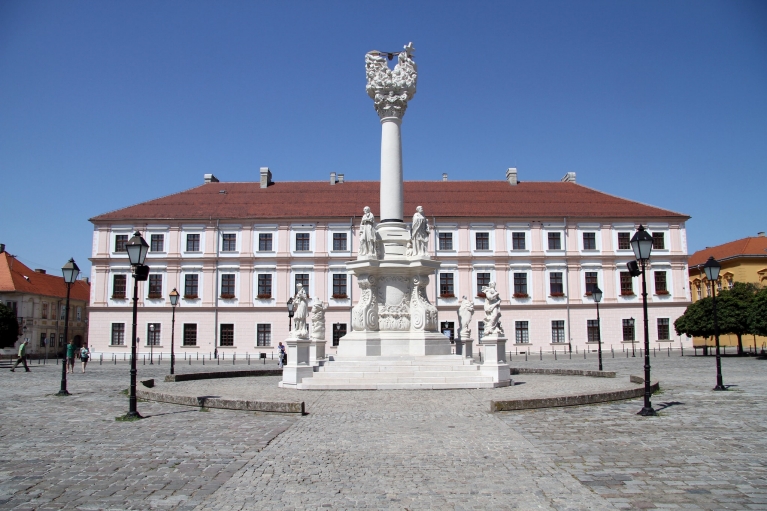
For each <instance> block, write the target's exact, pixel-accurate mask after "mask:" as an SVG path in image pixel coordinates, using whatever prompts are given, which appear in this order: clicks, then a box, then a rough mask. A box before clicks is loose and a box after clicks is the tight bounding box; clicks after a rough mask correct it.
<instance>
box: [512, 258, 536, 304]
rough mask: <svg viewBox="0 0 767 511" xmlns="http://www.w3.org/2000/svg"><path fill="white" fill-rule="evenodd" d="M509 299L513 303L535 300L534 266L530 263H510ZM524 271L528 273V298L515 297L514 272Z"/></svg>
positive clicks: (525, 302)
mask: <svg viewBox="0 0 767 511" xmlns="http://www.w3.org/2000/svg"><path fill="white" fill-rule="evenodd" d="M508 273H509V300H510V301H511V303H513V304H527V303H531V302H532V301H533V288H534V287H535V286H533V268H532V266H531V265H529V264H510V265H509V271H508ZM515 273H524V274H526V275H527V298H514V274H515Z"/></svg>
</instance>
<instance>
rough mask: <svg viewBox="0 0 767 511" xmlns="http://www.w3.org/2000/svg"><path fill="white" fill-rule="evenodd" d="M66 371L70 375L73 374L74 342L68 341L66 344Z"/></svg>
mask: <svg viewBox="0 0 767 511" xmlns="http://www.w3.org/2000/svg"><path fill="white" fill-rule="evenodd" d="M66 364H67V369H68V370H69V372H70V373H74V372H75V342H74V341H72V340H70V341H69V344H67V361H66Z"/></svg>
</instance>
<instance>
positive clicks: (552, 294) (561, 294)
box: [549, 293, 565, 298]
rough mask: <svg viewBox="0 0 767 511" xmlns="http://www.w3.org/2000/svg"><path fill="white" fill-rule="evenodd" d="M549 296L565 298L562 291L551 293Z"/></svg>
mask: <svg viewBox="0 0 767 511" xmlns="http://www.w3.org/2000/svg"><path fill="white" fill-rule="evenodd" d="M549 298H565V294H564V293H551V294H550V295H549Z"/></svg>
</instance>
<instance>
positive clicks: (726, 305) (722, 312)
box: [716, 282, 756, 355]
mask: <svg viewBox="0 0 767 511" xmlns="http://www.w3.org/2000/svg"><path fill="white" fill-rule="evenodd" d="M755 293H756V286H755V285H754V284H750V283H745V282H736V283H735V284H734V285H733V286H732V288H731V289H725V290H724V291H721V292H720V293H719V295H718V296H717V297H716V316H717V319H718V320H719V333H728V334H735V335H736V336H737V338H738V355H742V354H743V335H747V334H750V333H752V330H751V321H750V319H751V317H750V316H751V314H750V312H751V303H752V302H753V301H754V294H755Z"/></svg>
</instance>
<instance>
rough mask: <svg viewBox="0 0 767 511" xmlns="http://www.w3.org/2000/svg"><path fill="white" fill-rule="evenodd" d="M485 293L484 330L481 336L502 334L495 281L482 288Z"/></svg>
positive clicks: (499, 303)
mask: <svg viewBox="0 0 767 511" xmlns="http://www.w3.org/2000/svg"><path fill="white" fill-rule="evenodd" d="M482 292H483V293H485V320H484V323H485V330H484V332H483V334H482V335H483V337H484V336H488V335H497V336H499V337H503V336H504V332H503V326H501V297H500V296H499V295H498V291H497V290H496V289H495V282H491V283H490V284H488V285H487V286H485V287H483V288H482Z"/></svg>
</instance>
